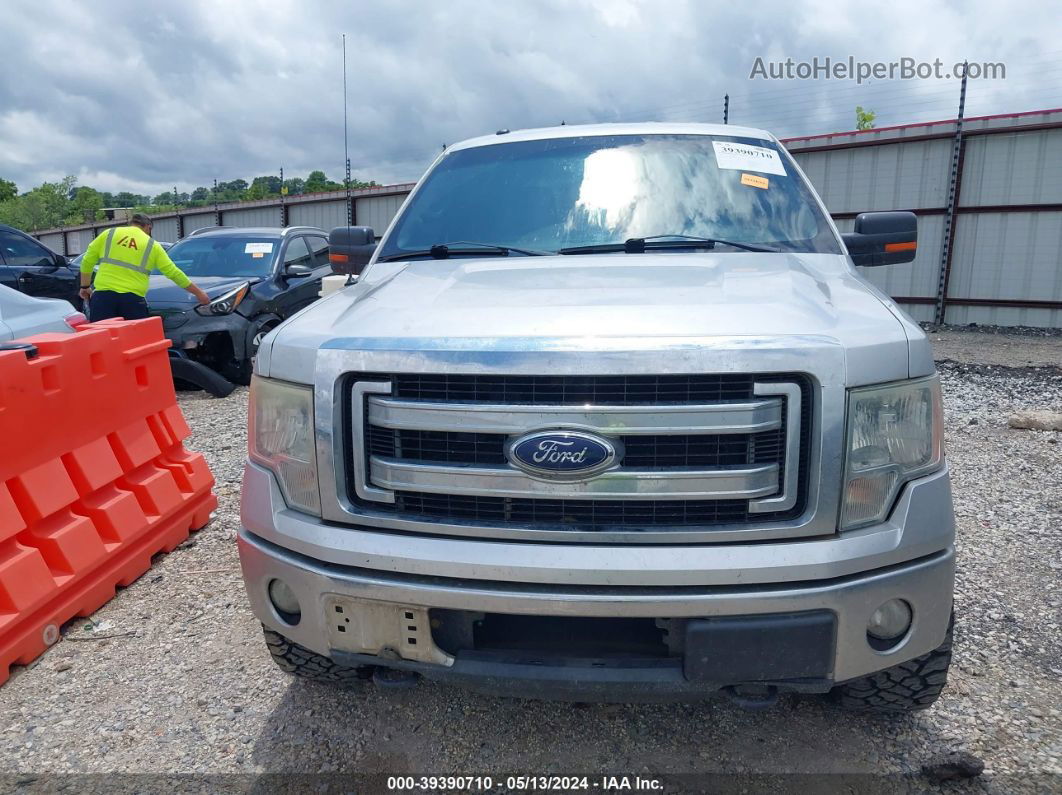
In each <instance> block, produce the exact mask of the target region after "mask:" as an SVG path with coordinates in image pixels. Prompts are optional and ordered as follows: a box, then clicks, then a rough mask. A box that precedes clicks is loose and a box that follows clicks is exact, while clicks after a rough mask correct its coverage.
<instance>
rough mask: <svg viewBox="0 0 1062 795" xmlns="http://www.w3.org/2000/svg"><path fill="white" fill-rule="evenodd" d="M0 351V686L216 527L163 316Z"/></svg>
mask: <svg viewBox="0 0 1062 795" xmlns="http://www.w3.org/2000/svg"><path fill="white" fill-rule="evenodd" d="M22 341H23V342H31V343H33V344H34V345H35V346H36V347H37V355H36V356H35V357H34V358H27V356H26V354H25V352H24V351H18V350H14V351H0V684H2V683H3V682H5V681H6V680H7V678H8V675H9V669H10V666H11V665H13V664H20V665H25V664H27V663H29V662H31V661H33V660H34V659H35V658H37V657H38V656H40V655H41V654H42V653H43V652H44V650H45V649H46V648H47V647H48V646H50V645H51V644H53V643H55V641H56V640H58V638H59V628H60V626H62V624H63V623H64V622H66V621H69V620H70V619H71V618H73V617H74V616H87V615H89V614H90V613H92V612H93V611H95V610H97V609H99V607H100V606H101V605H103V604H104V603H106V602H107V601H108V600H109V599H111V597H113V596H114V589H115V586H119V585H121V586H125V585H129V584H130V583H132V582H133V581H134V580H135V579H137V578H138V577H139V576H140V575H141V574H143V573H144V572H145V571H147V570H148V568H150V567H151V558H152V556H153V555H155V554H157V553H159V552H169V551H171V550H172V549H173V548H174V547H176V546H177V545H178V544H180V543H181V542H182V541H184V540H185V539H186V538H187V537H188V533H189V531H190V530H196V529H199V528H200V527H202V526H203V525H205V524H206V523H207V522H208V521H209V519H210V512H211V511H212V510H214V508H216V507H217V499H216V498H215V496H214V494H213V493H212V491H211V489H212V487H213V485H214V477H213V475H211V473H210V469H209V468H208V467H207V464H206V461H205V459H204V458H203V456H202V455H200V454H198V453H191V452H189V451H188V450H186V449H185V448H184V444H183V442H184V440H185V439H186V438H188V436H189V435H190V434H191V431H190V430H189V429H188V425H187V424H186V423H185V421H184V416H183V415H182V414H181V410H180V408H178V407H177V399H176V395H175V393H174V390H173V379H172V377H171V375H170V366H169V361H168V354H167V352H166V349H167V348H169V345H170V342H169V340H167V339H165V338H164V337H163V336H162V321H161V320H160V319H159V318H157V317H153V318H149V319H147V320H139V321H135V322H126V321H104V322H101V323H93V324H90V325H87V326H83V327H82V329H81V330H79V331H78V332H77V333H76V334H42V335H39V336H36V337H30V338H27V339H26V340H22Z"/></svg>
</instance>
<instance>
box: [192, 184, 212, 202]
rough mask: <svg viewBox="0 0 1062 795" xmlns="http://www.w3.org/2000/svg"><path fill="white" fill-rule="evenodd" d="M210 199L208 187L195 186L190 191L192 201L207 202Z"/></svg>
mask: <svg viewBox="0 0 1062 795" xmlns="http://www.w3.org/2000/svg"><path fill="white" fill-rule="evenodd" d="M209 200H210V188H202V187H200V188H196V189H195V190H193V191H192V201H193V202H207V201H209Z"/></svg>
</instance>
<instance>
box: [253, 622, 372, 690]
mask: <svg viewBox="0 0 1062 795" xmlns="http://www.w3.org/2000/svg"><path fill="white" fill-rule="evenodd" d="M262 632H263V634H264V635H265V642H266V648H267V649H269V653H270V654H271V655H272V656H273V662H275V663H276V664H277V666H278V667H279V668H280V669H281V670H282V671H286V672H287V673H289V674H294V675H295V676H298V677H300V678H302V679H311V680H313V681H315V682H327V683H328V684H331V685H341V686H343V687H360V686H362V684H364V682H365V681H366V680H368V679H370V678H372V672H373V669H372V666H368V665H365V666H357V667H355V668H350V667H348V666H346V665H339V664H338V663H335V662H333V661H332V660H330V659H329V658H328V657H325V656H323V655H320V654H317V653H316V652H312V651H310V650H309V649H307V648H306V647H305V646H300V645H299V644H298V643H295V642H294V641H291V640H288V639H287V638H285V637H284V636H283V635H281V634H280V633H279V632H274V631H273V630H271V629H266V628H265V627H262Z"/></svg>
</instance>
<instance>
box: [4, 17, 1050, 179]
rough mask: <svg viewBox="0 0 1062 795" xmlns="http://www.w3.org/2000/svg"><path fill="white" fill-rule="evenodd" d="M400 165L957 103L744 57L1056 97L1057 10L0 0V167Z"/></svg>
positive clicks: (973, 107) (12, 175)
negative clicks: (519, 142) (958, 76)
mask: <svg viewBox="0 0 1062 795" xmlns="http://www.w3.org/2000/svg"><path fill="white" fill-rule="evenodd" d="M344 32H345V33H346V34H347V63H348V66H347V73H348V89H347V95H348V99H349V140H350V157H351V161H352V167H353V171H354V174H355V176H357V177H359V178H362V179H375V180H377V181H379V182H397V181H406V180H414V179H416V178H417V177H419V176H420V174H421V172H422V171H423V169H424V167H425V165H426V164H427V163H429V162H430V161H431V159H432V158H433V157H434V156H435V154H436V153H437V152H438V151H439V149H440V147H441V145H442V144H443V143H447V142H454V141H457V140H461V139H462V138H467V137H471V136H473V135H478V134H482V133H484V132H492V131H494V130H496V129H498V128H501V127H509V128H514V129H515V128H518V127H537V126H548V125H552V124H557V123H559V122H560V121H561V120H565V121H567V122H568V123H569V124H572V123H585V122H602V121H618V120H623V121H642V120H682V121H711V122H717V121H720V120H721V115H722V97H723V94H724V93H729V94H730V98H731V100H730V101H731V105H730V108H731V111H730V112H731V121H732V122H733V123H737V124H749V125H753V126H763V127H767V128H769V129H771V130H772V131H774V132H775V133H777V134H778V135H781V136H785V135H805V134H812V133H821V132H832V131H837V130H847V129H851V128H852V127H853V126H854V108H855V106H856V105H863V106H864V107H868V108H871V109H873V110H875V111H876V112H877V114H878V126H885V125H889V124H902V123H907V122H913V121H925V120H932V119H939V118H946V117H948V116H950V115H953V113H954V108H955V105H956V102H957V98H958V89H957V84H956V83H955V82H954V81H948V80H922V81H919V80H910V81H902V80H892V81H889V80H877V81H871V82H870V83H864V84H863V85H858V84H857V83H856V82H855V81H854V80H847V81H845V80H788V81H778V80H774V81H766V80H763V79H750V78H749V75H750V72H751V70H752V68H753V65H754V64H755V62H756V58H757V57H762V58H763V59H764V60H765V61H784V60H785V59H786V58H792V59H794V61H805V60H810V59H811V58H813V57H815V56H818V57H819V58H820V59H822V58H825V57H827V56H829V57H831V58H833V59H847V58H848V56H854V57H855V59H857V60H861V61H867V62H874V61H886V62H887V61H893V60H898V59H900V58H904V57H909V58H913V59H917V60H919V61H927V62H931V61H933V60H934V59H937V58H939V59H941V61H942V62H943V63H944V65H945V66H944V69H945V71H950V67H951V64H952V63H954V62H955V61H956V60H958V61H961V60H962V59H963V58H968V59H970V60H971V61H978V62H1002V63H1004V64H1005V65H1006V79H1005V80H998V79H997V80H989V81H978V82H976V83H974V82H972V81H971V87H970V92H969V100H968V106H967V114H968V115H981V114H990V113H1006V112H1015V111H1022V110H1032V109H1039V108H1053V107H1059V106H1062V87H1060V84H1059V78H1060V77H1062V65H1060V62H1059V56H1060V54H1062V44H1060V43H1059V40H1060V39H1059V35H1058V34H1059V33H1060V32H1062V23H1060V21H1059V16H1058V15H1057V14H1056V13H1050V12H1049V11H1048V7H1047V6H1045V5H1044V4H1042V3H1037V2H1024V1H1023V0H1018V2H1009V3H1001V2H998V0H969V1H967V2H962V3H959V2H951V3H942V4H936V3H931V2H927V0H888V1H887V2H876V1H875V0H869V1H867V2H860V3H853V4H849V3H843V2H838V1H837V0H830V1H829V2H827V1H826V0H815V1H814V2H807V3H803V4H801V3H797V2H779V3H755V2H734V3H726V2H714V3H710V2H707V1H706V0H705V1H704V2H701V1H699V0H687V1H685V2H683V1H682V0H674V1H668V2H665V0H648V1H647V2H639V1H636V0H526V1H525V0H506V1H505V2H502V1H501V0H496V1H495V2H478V1H475V0H443V1H437V2H427V0H422V1H421V2H417V1H415V0H392V1H391V2H383V1H382V0H381V1H379V2H367V1H363V2H351V1H349V0H348V2H320V3H319V2H312V1H311V0H301V1H300V2H294V1H290V2H289V1H287V0H224V2H220V0H179V1H178V2H174V3H166V4H162V3H158V4H156V3H146V2H143V0H140V2H135V3H134V2H108V1H106V0H97V1H96V2H91V3H88V2H70V1H69V0H4V10H3V21H2V23H0V52H2V53H3V64H4V65H3V70H2V71H0V177H2V178H6V179H10V180H14V181H15V182H16V183H17V184H18V186H19V188H20V189H21V190H25V189H28V188H29V187H32V186H33V185H36V184H38V183H40V182H41V181H43V180H46V179H47V180H53V179H59V178H61V177H62V176H63V175H64V174H74V175H76V176H77V178H78V182H79V184H82V185H91V186H94V187H97V188H99V189H102V190H111V191H119V190H132V191H135V192H140V193H148V194H155V193H158V192H161V191H163V190H166V189H170V188H171V187H172V186H173V185H175V184H176V185H177V186H178V187H180V188H181V189H182V190H187V189H191V188H193V187H195V186H197V185H209V184H211V182H212V180H213V179H214V178H215V177H216V178H218V179H219V180H229V179H234V178H236V177H242V178H244V179H246V180H248V181H250V180H251V179H252V178H253V177H255V176H257V175H260V174H275V173H277V171H278V169H279V167H281V166H283V167H284V171H285V176H305V175H306V173H307V172H308V171H310V170H311V169H315V168H321V169H323V170H325V172H326V173H327V174H328V176H329V177H331V178H333V179H341V178H342V171H343V114H342V97H343V94H342V49H341V39H340V34H341V33H344Z"/></svg>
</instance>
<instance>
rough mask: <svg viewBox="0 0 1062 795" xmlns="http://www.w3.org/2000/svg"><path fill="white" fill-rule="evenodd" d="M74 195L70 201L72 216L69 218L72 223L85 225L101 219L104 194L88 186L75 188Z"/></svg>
mask: <svg viewBox="0 0 1062 795" xmlns="http://www.w3.org/2000/svg"><path fill="white" fill-rule="evenodd" d="M73 194H74V195H73V196H72V197H71V200H70V214H69V215H68V216H67V220H68V221H70V223H74V224H83V223H85V222H86V221H89V220H95V219H96V218H98V217H99V210H100V209H101V208H102V207H103V206H104V205H103V194H101V193H100V192H99V191H98V190H96V189H95V188H89V187H86V186H82V187H80V188H75V189H74V191H73ZM90 214H91V215H90Z"/></svg>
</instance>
